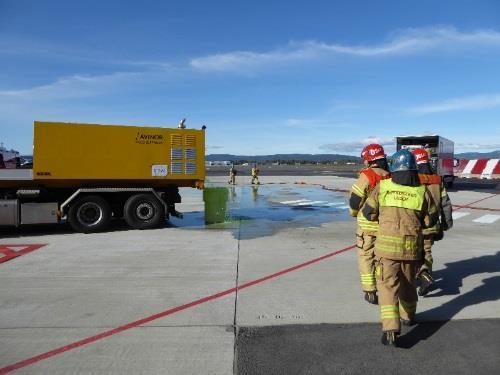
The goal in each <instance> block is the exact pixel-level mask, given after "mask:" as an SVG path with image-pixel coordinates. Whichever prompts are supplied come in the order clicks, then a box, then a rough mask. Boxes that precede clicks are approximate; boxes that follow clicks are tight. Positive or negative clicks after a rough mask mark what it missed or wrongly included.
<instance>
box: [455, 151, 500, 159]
mask: <svg viewBox="0 0 500 375" xmlns="http://www.w3.org/2000/svg"><path fill="white" fill-rule="evenodd" d="M455 158H456V159H468V160H472V159H500V150H496V151H491V152H463V153H461V154H455Z"/></svg>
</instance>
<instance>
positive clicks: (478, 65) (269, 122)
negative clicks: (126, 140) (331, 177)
mask: <svg viewBox="0 0 500 375" xmlns="http://www.w3.org/2000/svg"><path fill="white" fill-rule="evenodd" d="M499 66H500V2H498V1H496V0H491V1H479V0H478V1H459V0H453V1H426V0H420V1H404V0H400V1H376V2H375V1H349V2H347V1H342V2H341V1H313V0H310V1H290V0H288V1H256V0H253V1H239V0H232V1H217V0H214V1H201V0H200V1H190V0H184V1H182V2H181V1H160V0H158V1H150V0H143V1H140V2H139V1H115V0H107V1H94V0H87V1H76V0H75V1H56V0H52V1H48V0H46V1H44V0H40V1H27V0H0V141H1V142H3V143H4V144H5V146H7V147H9V148H10V147H13V148H15V149H17V150H20V151H21V152H23V153H29V152H31V144H32V126H33V125H32V124H33V121H34V120H52V121H65V122H89V123H106V124H130V125H151V126H175V125H176V124H177V123H178V121H179V120H180V119H181V118H184V117H186V118H187V124H188V127H196V128H199V127H201V125H203V124H206V125H207V128H208V129H207V153H212V154H213V153H233V154H271V153H347V154H358V153H359V151H360V149H361V147H362V146H363V144H364V143H367V142H370V141H372V140H378V141H380V142H381V143H383V144H384V145H385V146H386V149H387V151H388V152H390V151H391V150H393V147H392V145H393V137H394V136H397V135H404V134H429V133H434V134H440V135H443V136H445V137H447V138H450V139H452V140H454V141H455V143H456V151H459V152H462V151H490V150H495V149H500V70H499V68H498V67H499Z"/></svg>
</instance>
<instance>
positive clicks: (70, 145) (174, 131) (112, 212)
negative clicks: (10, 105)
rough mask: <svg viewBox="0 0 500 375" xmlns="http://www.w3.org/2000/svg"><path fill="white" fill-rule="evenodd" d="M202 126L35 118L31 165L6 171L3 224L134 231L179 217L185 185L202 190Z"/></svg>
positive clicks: (0, 181) (0, 195) (1, 172)
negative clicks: (118, 222)
mask: <svg viewBox="0 0 500 375" xmlns="http://www.w3.org/2000/svg"><path fill="white" fill-rule="evenodd" d="M204 180H205V127H203V128H202V129H201V130H195V129H186V128H183V127H180V128H161V127H139V126H122V125H98V124H78V123H61V122H42V121H35V123H34V139H33V167H32V169H6V168H4V169H0V225H2V226H19V225H23V224H47V223H58V222H60V221H61V220H67V222H69V224H70V225H71V227H72V228H73V229H74V230H76V231H78V232H84V233H89V232H96V231H102V230H104V229H105V228H106V227H107V225H108V224H109V222H110V220H112V219H114V218H123V219H125V221H126V223H127V224H128V225H129V226H130V227H132V228H135V229H147V228H154V227H157V226H159V225H160V224H161V223H163V222H164V221H165V220H166V219H168V217H169V215H173V216H179V217H181V216H182V214H180V213H179V212H178V211H176V209H175V204H176V203H180V202H181V197H180V194H179V187H193V188H198V189H202V188H203V186H204Z"/></svg>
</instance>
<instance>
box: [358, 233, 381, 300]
mask: <svg viewBox="0 0 500 375" xmlns="http://www.w3.org/2000/svg"><path fill="white" fill-rule="evenodd" d="M375 239H376V237H375V236H373V235H370V234H366V233H364V232H363V231H360V230H358V231H357V233H356V247H357V249H358V269H359V276H360V279H361V289H363V291H364V292H373V291H376V290H377V285H376V282H375V254H374V252H373V251H374V246H375Z"/></svg>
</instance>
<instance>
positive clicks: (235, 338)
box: [233, 219, 241, 375]
mask: <svg viewBox="0 0 500 375" xmlns="http://www.w3.org/2000/svg"><path fill="white" fill-rule="evenodd" d="M238 224H239V225H238V249H237V254H236V281H235V284H236V285H235V288H236V289H235V292H234V317H233V334H234V343H233V374H234V375H236V374H237V373H238V364H237V358H238V355H237V354H238V353H237V350H238V346H237V340H238V331H239V328H238V325H237V322H236V317H237V309H238V287H239V275H240V274H239V267H240V242H241V219H239V221H238Z"/></svg>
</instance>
